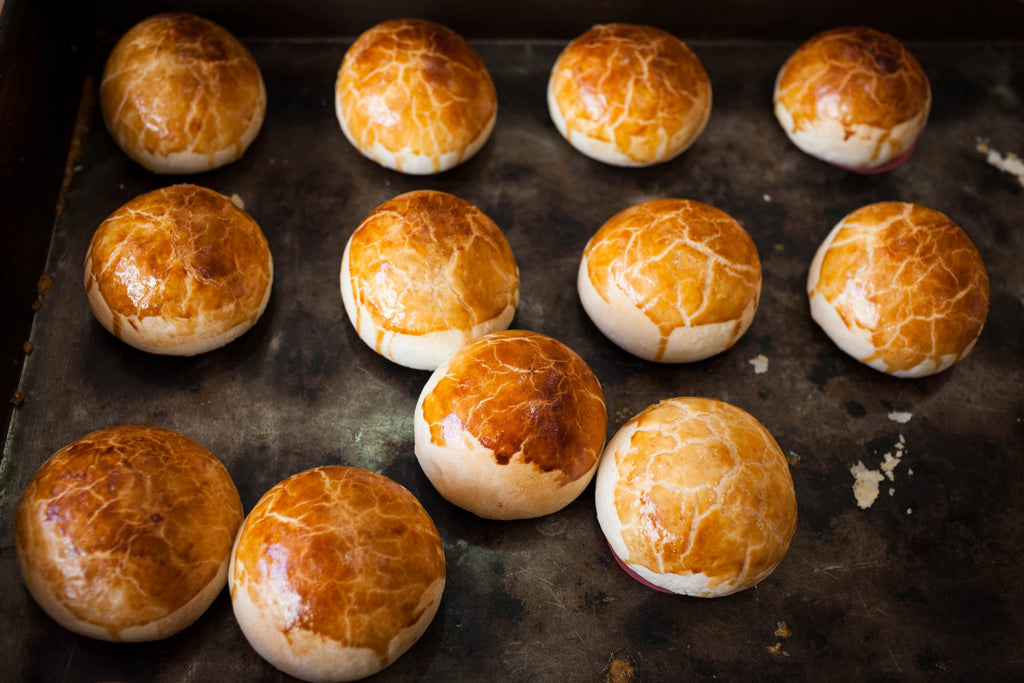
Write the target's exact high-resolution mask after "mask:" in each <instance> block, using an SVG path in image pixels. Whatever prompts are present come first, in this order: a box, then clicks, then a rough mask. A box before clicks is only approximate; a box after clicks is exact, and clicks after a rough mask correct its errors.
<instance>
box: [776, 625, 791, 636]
mask: <svg viewBox="0 0 1024 683" xmlns="http://www.w3.org/2000/svg"><path fill="white" fill-rule="evenodd" d="M775 635H776V636H777V637H779V638H789V637H790V636H791V635H793V631H791V630H790V628H789V626H788V625H787V624H786V622H784V621H778V622H776V623H775Z"/></svg>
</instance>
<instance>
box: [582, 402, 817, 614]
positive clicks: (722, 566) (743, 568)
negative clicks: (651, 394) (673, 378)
mask: <svg viewBox="0 0 1024 683" xmlns="http://www.w3.org/2000/svg"><path fill="white" fill-rule="evenodd" d="M595 501H596V505H597V519H598V522H599V523H600V525H601V531H603V532H604V535H605V538H606V539H607V540H608V545H609V546H610V547H611V550H612V553H613V554H614V555H615V559H616V560H617V561H618V563H619V564H620V565H621V566H622V568H623V569H625V570H626V572H627V573H629V574H630V575H631V576H632V577H633V578H635V579H637V580H639V581H640V582H642V583H644V584H645V585H647V586H650V587H652V588H656V589H658V590H661V591H665V592H668V593H678V594H680V595H691V596H696V597H704V598H714V597H720V596H723V595H730V594H731V593H736V592H737V591H741V590H745V589H747V588H750V587H751V586H753V585H754V584H756V583H758V582H759V581H761V580H763V579H764V578H765V577H767V576H768V575H769V574H771V573H772V571H773V570H774V569H775V567H776V565H778V563H779V562H780V561H781V560H782V557H783V555H785V554H786V551H787V550H788V549H789V542H790V540H791V539H792V538H793V532H794V530H795V529H796V517H797V511H796V495H795V493H794V491H793V479H792V477H791V476H790V474H789V467H788V465H787V464H786V458H785V456H784V455H783V454H782V451H781V450H780V449H779V446H778V444H777V443H776V442H775V439H773V438H772V435H771V434H770V433H769V432H768V430H767V429H765V428H764V426H763V425H762V424H761V423H760V422H758V421H757V420H756V419H754V418H753V417H752V416H751V415H750V414H749V413H747V412H746V411H744V410H741V409H740V408H737V407H736V406H733V405H730V404H728V403H723V402H721V401H716V400H713V399H708V398H672V399H667V400H664V401H662V402H661V403H658V404H656V405H653V406H650V407H648V408H647V409H646V410H644V411H642V412H641V413H640V414H638V415H636V416H635V417H633V418H632V419H631V420H630V421H629V422H627V423H626V424H625V425H623V426H622V428H621V429H620V430H619V431H618V432H616V434H615V436H613V437H612V439H611V440H610V441H609V442H608V446H607V448H605V451H604V454H603V455H602V456H601V465H600V466H599V468H598V472H597V483H596V487H595Z"/></svg>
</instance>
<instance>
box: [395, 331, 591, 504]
mask: <svg viewBox="0 0 1024 683" xmlns="http://www.w3.org/2000/svg"><path fill="white" fill-rule="evenodd" d="M607 421H608V418H607V413H606V412H605V405H604V394H603V393H602V391H601V385H600V384H599V383H598V381H597V377H596V376H595V375H594V373H593V372H592V371H591V369H590V367H589V366H588V365H587V364H586V362H585V361H584V360H583V359H582V358H580V357H579V356H578V355H577V354H576V353H575V352H574V351H572V349H570V348H569V347H567V346H565V345H564V344H562V343H561V342H559V341H557V340H555V339H552V338H551V337H547V336H544V335H542V334H537V333H536V332H525V331H521V330H509V331H505V332H495V333H494V334H489V335H487V336H485V337H481V338H480V339H477V340H476V341H473V342H470V343H469V344H467V345H466V346H464V347H462V348H461V349H459V350H458V351H456V352H455V354H454V355H452V356H451V357H449V358H448V360H447V361H445V363H444V364H442V365H441V366H440V367H439V368H437V370H435V371H434V374H433V375H431V377H430V379H429V380H428V381H427V384H426V386H424V387H423V391H422V392H421V393H420V397H419V401H418V402H417V404H416V412H415V414H414V419H413V434H414V440H415V451H416V457H417V459H418V460H419V463H420V466H421V467H422V468H423V471H424V473H426V475H427V478H428V479H430V482H431V483H432V484H433V485H434V488H436V489H437V490H438V492H439V493H440V494H441V495H442V496H444V498H445V499H446V500H448V501H449V502H450V503H453V504H455V505H458V506H459V507H461V508H463V509H465V510H469V511H470V512H472V513H474V514H476V515H478V516H480V517H485V518H487V519H527V518H532V517H540V516H542V515H546V514H549V513H552V512H556V511H557V510H561V509H562V508H564V507H565V506H566V505H568V504H569V503H571V502H572V501H573V500H575V499H576V498H577V497H578V496H579V495H580V493H582V492H583V489H585V488H586V487H587V484H588V483H590V480H591V479H592V478H593V476H594V472H595V471H596V469H597V460H598V457H599V456H600V454H601V446H602V445H603V444H604V437H605V430H606V428H607Z"/></svg>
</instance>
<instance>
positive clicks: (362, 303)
mask: <svg viewBox="0 0 1024 683" xmlns="http://www.w3.org/2000/svg"><path fill="white" fill-rule="evenodd" d="M348 248H349V277H350V278H351V284H352V293H353V297H354V299H355V304H356V306H357V307H358V308H360V309H361V310H365V311H366V312H368V313H369V315H370V316H371V318H372V320H373V322H374V323H375V324H376V325H377V326H378V327H379V328H380V329H382V330H386V331H390V332H394V333H399V334H408V335H424V334H429V333H431V332H439V331H444V330H452V329H454V330H465V331H467V332H469V331H471V330H473V329H474V328H475V327H477V326H479V325H481V324H483V323H485V322H488V321H491V320H493V319H495V318H497V317H498V316H499V315H501V314H502V313H503V312H505V311H507V310H508V309H509V308H510V307H511V308H513V309H514V308H515V307H516V305H517V304H518V302H519V270H518V268H517V267H516V262H515V257H514V256H513V254H512V248H511V247H510V246H509V244H508V241H507V240H506V239H505V235H504V234H503V233H502V232H501V230H500V229H499V228H498V226H497V225H495V224H494V221H492V220H491V219H490V218H488V217H487V215H486V214H485V213H484V212H482V211H481V210H480V209H478V208H477V207H475V206H474V205H472V204H470V203H469V202H467V201H465V200H463V199H460V198H459V197H456V196H454V195H450V194H447V193H444V192H436V191H433V190H422V191H415V192H408V193H406V194H402V195H399V196H398V197H395V198H394V199H391V200H389V201H387V202H385V203H383V204H381V205H380V206H378V207H377V208H376V209H374V210H373V212H371V213H370V215H369V216H367V217H366V218H365V219H364V220H363V222H362V223H361V224H360V225H359V227H358V228H357V229H356V231H355V232H354V233H353V234H352V239H351V241H350V243H349V247H348ZM354 320H355V321H356V322H357V324H358V320H359V317H358V316H356V317H355V318H354Z"/></svg>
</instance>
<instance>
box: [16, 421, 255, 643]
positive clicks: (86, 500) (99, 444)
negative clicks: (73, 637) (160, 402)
mask: <svg viewBox="0 0 1024 683" xmlns="http://www.w3.org/2000/svg"><path fill="white" fill-rule="evenodd" d="M241 522H242V502H241V500H239V497H238V491H237V490H236V489H235V485H234V483H233V482H232V480H231V476H230V475H229V474H228V472H227V470H226V469H225V468H224V466H223V465H222V464H221V463H220V461H219V460H217V458H215V457H214V456H213V455H212V454H211V453H210V452H209V451H208V450H206V449H205V448H203V447H202V446H201V445H199V444H198V443H196V442H195V441H193V440H192V439H190V438H188V437H186V436H183V435H181V434H178V433H176V432H172V431H168V430H166V429H157V428H154V427H132V426H129V427H111V428H109V429H101V430H99V431H97V432H93V433H91V434H87V435H86V436H83V437H81V438H80V439H77V440H76V441H73V442H72V443H70V444H68V445H67V446H65V447H64V448H62V449H60V450H59V451H57V452H56V453H55V454H54V455H53V456H52V457H51V458H50V459H49V460H47V461H46V462H45V463H43V465H42V466H41V467H40V468H39V470H38V471H37V472H36V474H35V476H34V477H33V478H32V481H31V482H30V483H29V485H28V487H27V488H26V489H25V491H24V493H22V496H21V500H20V502H19V503H18V508H17V512H16V515H15V521H14V543H15V549H16V550H17V554H18V565H19V567H20V568H21V575H22V577H23V578H24V580H25V585H26V586H27V587H28V590H29V593H31V594H32V597H33V598H34V599H35V601H36V602H37V603H39V606H40V607H42V608H43V610H44V611H45V612H46V613H47V614H48V615H50V617H52V618H53V619H54V620H55V621H56V622H57V623H59V624H60V625H61V626H63V627H65V628H67V629H69V630H71V631H74V632H75V633H79V634H81V635H83V636H88V637H90V638H98V639H101V640H111V641H125V642H137V641H146V640H158V639H161V638H166V637H168V636H170V635H173V634H175V633H177V632H179V631H181V630H182V629H184V628H185V627H187V626H188V625H190V624H191V623H192V622H194V621H195V620H196V619H197V618H199V616H200V615H201V614H203V612H205V611H206V608H207V607H209V606H210V603H211V602H213V600H214V598H216V597H217V595H218V594H219V593H220V591H221V589H223V588H224V582H225V580H226V577H227V568H228V555H229V553H230V552H231V544H232V542H233V541H234V539H235V532H236V531H237V530H238V527H239V525H240V524H241Z"/></svg>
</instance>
